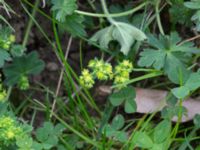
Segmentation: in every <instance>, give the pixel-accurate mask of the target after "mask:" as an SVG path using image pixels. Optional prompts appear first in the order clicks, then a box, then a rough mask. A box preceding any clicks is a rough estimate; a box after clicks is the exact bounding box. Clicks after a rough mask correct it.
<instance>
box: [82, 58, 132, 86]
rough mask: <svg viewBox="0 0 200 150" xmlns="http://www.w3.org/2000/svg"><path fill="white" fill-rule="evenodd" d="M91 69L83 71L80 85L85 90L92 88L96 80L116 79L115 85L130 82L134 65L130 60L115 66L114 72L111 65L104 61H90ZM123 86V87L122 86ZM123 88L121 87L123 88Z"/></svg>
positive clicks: (89, 66)
mask: <svg viewBox="0 0 200 150" xmlns="http://www.w3.org/2000/svg"><path fill="white" fill-rule="evenodd" d="M88 68H89V69H90V70H91V72H90V70H89V69H83V71H82V73H81V76H80V77H79V78H80V83H81V85H82V86H84V87H85V88H92V87H93V85H94V83H95V81H94V80H95V79H98V80H100V81H108V80H112V79H114V84H115V85H118V84H120V85H121V84H123V83H126V82H127V81H129V76H130V73H131V72H132V70H133V65H132V63H131V62H130V61H129V60H124V61H122V62H120V63H119V64H118V65H117V66H115V68H114V70H113V67H112V65H111V64H110V63H108V62H105V61H103V60H98V59H94V60H90V62H89V64H88ZM122 86H123V85H122ZM122 86H121V87H122Z"/></svg>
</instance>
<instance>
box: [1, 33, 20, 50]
mask: <svg viewBox="0 0 200 150" xmlns="http://www.w3.org/2000/svg"><path fill="white" fill-rule="evenodd" d="M15 40H16V38H15V36H14V35H13V34H11V35H9V36H8V37H5V38H0V46H1V47H2V48H3V49H5V50H9V49H10V47H11V45H12V44H13V43H14V42H15Z"/></svg>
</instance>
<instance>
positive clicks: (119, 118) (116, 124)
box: [111, 114, 125, 130]
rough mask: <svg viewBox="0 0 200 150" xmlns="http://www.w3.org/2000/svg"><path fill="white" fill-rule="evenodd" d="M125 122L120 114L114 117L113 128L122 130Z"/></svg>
mask: <svg viewBox="0 0 200 150" xmlns="http://www.w3.org/2000/svg"><path fill="white" fill-rule="evenodd" d="M124 123H125V120H124V117H123V116H122V115H121V114H119V115H116V116H115V117H114V119H113V120H112V124H111V127H112V128H113V129H115V130H120V129H121V128H122V127H123V126H124Z"/></svg>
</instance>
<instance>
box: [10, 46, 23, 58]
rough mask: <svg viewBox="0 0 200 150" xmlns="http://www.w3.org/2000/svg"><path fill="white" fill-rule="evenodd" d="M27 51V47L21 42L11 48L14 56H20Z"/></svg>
mask: <svg viewBox="0 0 200 150" xmlns="http://www.w3.org/2000/svg"><path fill="white" fill-rule="evenodd" d="M25 51H26V48H25V47H23V46H22V45H19V44H17V45H13V46H12V47H11V50H10V52H11V54H12V56H13V57H20V56H22V55H23V54H24V52H25Z"/></svg>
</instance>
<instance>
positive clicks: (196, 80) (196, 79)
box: [172, 72, 200, 99]
mask: <svg viewBox="0 0 200 150" xmlns="http://www.w3.org/2000/svg"><path fill="white" fill-rule="evenodd" d="M199 87H200V73H199V72H196V73H191V74H190V76H189V78H188V80H187V81H186V82H185V84H184V85H183V86H181V87H178V88H174V89H172V93H173V94H174V95H175V96H176V97H177V98H179V99H181V98H185V96H187V95H188V94H189V93H190V92H191V91H195V90H196V89H198V88H199Z"/></svg>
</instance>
